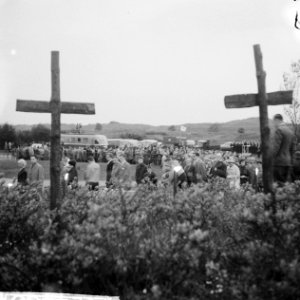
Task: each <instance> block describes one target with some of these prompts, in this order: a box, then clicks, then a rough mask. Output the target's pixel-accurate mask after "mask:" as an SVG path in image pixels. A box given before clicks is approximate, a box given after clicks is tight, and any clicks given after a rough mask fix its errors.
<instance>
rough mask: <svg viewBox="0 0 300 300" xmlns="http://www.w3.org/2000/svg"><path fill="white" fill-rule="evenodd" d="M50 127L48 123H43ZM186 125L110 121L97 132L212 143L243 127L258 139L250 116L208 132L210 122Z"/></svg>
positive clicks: (256, 126) (232, 136)
mask: <svg viewBox="0 0 300 300" xmlns="http://www.w3.org/2000/svg"><path fill="white" fill-rule="evenodd" d="M45 125H46V126H48V127H50V125H49V124H45ZM75 125H76V124H62V130H71V129H74V128H75ZM182 125H184V126H186V127H187V132H185V133H182V132H180V130H179V128H180V125H176V126H175V127H176V131H175V132H170V131H168V127H169V126H166V125H162V126H152V125H145V124H124V123H118V122H110V123H108V124H102V130H101V131H99V132H98V133H99V134H104V135H106V136H107V137H109V138H117V137H120V135H121V134H124V133H135V134H139V135H142V136H144V137H145V138H152V137H151V136H147V135H146V133H147V132H149V131H152V132H153V131H154V132H165V133H166V134H167V135H173V136H174V135H175V136H183V135H184V136H186V137H187V138H190V139H210V140H211V141H212V143H213V144H221V143H224V142H227V141H235V140H239V139H241V138H243V137H242V136H241V135H240V134H239V133H238V132H237V131H238V129H239V128H241V127H242V128H244V129H245V135H244V137H245V138H247V139H250V140H255V139H259V119H258V118H250V119H244V120H235V121H231V122H227V123H218V127H219V130H218V131H217V132H209V130H208V129H209V127H210V126H211V125H212V123H198V124H189V123H187V124H182ZM16 129H17V130H21V129H22V130H23V129H30V126H29V125H25V126H24V125H16ZM82 129H83V130H85V131H91V132H94V129H95V124H89V125H83V128H82Z"/></svg>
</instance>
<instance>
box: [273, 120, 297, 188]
mask: <svg viewBox="0 0 300 300" xmlns="http://www.w3.org/2000/svg"><path fill="white" fill-rule="evenodd" d="M273 120H274V125H275V129H276V131H275V134H274V137H273V144H272V150H273V166H274V180H275V181H278V182H286V181H287V180H288V176H289V170H290V168H291V166H292V156H293V150H294V149H293V147H294V135H293V133H292V131H291V130H290V129H289V128H288V127H287V125H286V124H284V123H283V118H282V116H281V115H279V114H278V115H275V116H274V119H273Z"/></svg>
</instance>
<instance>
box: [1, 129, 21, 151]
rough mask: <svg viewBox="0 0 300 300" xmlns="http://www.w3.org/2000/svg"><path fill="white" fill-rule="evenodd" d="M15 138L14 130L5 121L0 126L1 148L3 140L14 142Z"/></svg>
mask: <svg viewBox="0 0 300 300" xmlns="http://www.w3.org/2000/svg"><path fill="white" fill-rule="evenodd" d="M16 139H17V135H16V130H15V128H14V127H13V126H12V125H9V124H8V123H5V124H4V125H2V126H0V147H1V148H2V149H3V148H4V144H5V142H11V143H15V142H16Z"/></svg>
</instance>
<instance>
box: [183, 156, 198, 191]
mask: <svg viewBox="0 0 300 300" xmlns="http://www.w3.org/2000/svg"><path fill="white" fill-rule="evenodd" d="M184 172H185V174H186V178H187V185H188V186H189V187H190V186H191V185H193V184H197V183H198V179H197V173H196V167H195V165H194V164H193V161H192V158H191V157H187V158H186V159H185V167H184Z"/></svg>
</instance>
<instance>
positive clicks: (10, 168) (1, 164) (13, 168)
mask: <svg viewBox="0 0 300 300" xmlns="http://www.w3.org/2000/svg"><path fill="white" fill-rule="evenodd" d="M39 163H40V164H41V165H42V166H43V167H44V169H45V179H46V180H49V179H50V161H49V160H41V161H39ZM29 166H30V161H28V162H27V169H28V167H29ZM86 166H87V163H85V162H78V163H77V171H78V177H79V178H78V179H79V181H82V180H84V172H85V170H86ZM135 168H136V165H131V176H132V180H134V178H135ZM100 169H101V178H100V180H101V181H105V178H106V163H100ZM154 172H155V173H156V174H157V176H158V177H160V175H161V168H160V167H154ZM0 173H4V177H5V178H13V177H16V176H17V174H18V165H17V161H16V160H15V159H11V160H8V159H7V160H0Z"/></svg>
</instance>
